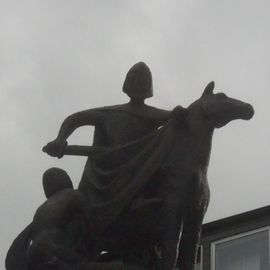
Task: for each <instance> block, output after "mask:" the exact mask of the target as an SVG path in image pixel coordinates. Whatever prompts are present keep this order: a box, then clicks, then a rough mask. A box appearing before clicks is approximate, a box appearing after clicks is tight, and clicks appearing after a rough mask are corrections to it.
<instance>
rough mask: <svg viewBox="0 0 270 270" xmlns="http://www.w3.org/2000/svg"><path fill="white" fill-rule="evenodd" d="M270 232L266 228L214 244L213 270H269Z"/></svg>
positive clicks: (269, 229)
mask: <svg viewBox="0 0 270 270" xmlns="http://www.w3.org/2000/svg"><path fill="white" fill-rule="evenodd" d="M269 231H270V228H264V229H260V230H256V231H251V232H248V233H244V234H240V235H236V236H234V237H230V238H227V239H222V240H220V241H217V242H214V243H213V244H212V253H211V256H212V259H211V261H212V267H211V269H212V270H269V269H270V263H269Z"/></svg>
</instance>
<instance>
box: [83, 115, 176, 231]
mask: <svg viewBox="0 0 270 270" xmlns="http://www.w3.org/2000/svg"><path fill="white" fill-rule="evenodd" d="M176 135H177V134H176V132H175V123H174V119H171V120H169V121H168V122H167V123H166V124H165V125H164V126H163V127H161V128H159V129H157V130H155V131H154V132H152V133H151V134H149V135H146V136H144V137H142V138H140V139H137V140H135V141H133V142H130V143H128V144H125V145H122V146H118V147H114V148H109V149H108V150H105V151H103V152H101V153H99V154H95V155H94V156H91V157H89V158H88V161H87V163H86V166H85V171H84V175H83V178H82V181H81V183H80V185H79V190H80V191H82V192H83V193H84V194H85V195H86V196H87V201H88V210H89V211H90V212H91V217H90V218H92V221H91V222H93V223H94V225H93V226H94V229H95V231H96V232H97V233H101V232H103V231H104V230H105V229H106V228H107V227H108V226H109V225H110V224H111V223H112V222H113V221H114V220H116V218H117V217H119V215H120V214H121V213H122V212H123V211H125V210H127V209H128V207H129V205H130V203H131V202H132V200H133V199H134V198H135V197H136V196H137V195H138V194H140V192H141V191H142V190H143V188H144V187H145V186H146V185H147V184H148V183H149V181H154V179H153V176H154V174H155V173H157V171H158V170H159V169H160V168H161V166H162V165H163V163H164V161H165V160H166V157H167V156H168V154H169V153H170V151H171V149H172V148H173V146H174V142H175V139H176ZM90 209H91V210H90ZM93 219H94V220H93Z"/></svg>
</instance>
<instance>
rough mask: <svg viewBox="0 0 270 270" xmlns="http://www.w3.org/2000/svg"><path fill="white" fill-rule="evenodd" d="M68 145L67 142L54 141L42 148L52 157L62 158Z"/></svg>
mask: <svg viewBox="0 0 270 270" xmlns="http://www.w3.org/2000/svg"><path fill="white" fill-rule="evenodd" d="M66 145H67V142H66V141H61V140H59V139H55V140H54V141H52V142H49V143H48V144H47V145H45V146H44V147H43V148H42V151H43V152H45V153H47V154H48V155H50V156H52V157H58V158H61V157H63V155H64V151H65V147H66Z"/></svg>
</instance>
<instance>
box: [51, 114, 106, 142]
mask: <svg viewBox="0 0 270 270" xmlns="http://www.w3.org/2000/svg"><path fill="white" fill-rule="evenodd" d="M100 121H101V115H100V112H99V111H98V110H96V109H90V110H85V111H81V112H77V113H74V114H72V115H70V116H68V117H67V118H66V119H65V120H64V122H63V123H62V125H61V127H60V130H59V133H58V135H57V138H56V139H57V140H60V141H66V139H67V138H68V137H69V136H70V135H71V134H72V133H73V131H74V130H75V129H77V128H78V127H81V126H86V125H93V126H95V125H96V124H98V123H99V122H100Z"/></svg>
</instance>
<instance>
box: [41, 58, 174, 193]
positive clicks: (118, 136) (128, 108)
mask: <svg viewBox="0 0 270 270" xmlns="http://www.w3.org/2000/svg"><path fill="white" fill-rule="evenodd" d="M123 92H124V93H126V94H127V95H128V96H129V97H130V101H129V102H128V103H126V104H121V105H115V106H110V107H102V108H96V109H89V110H85V111H81V112H78V113H75V114H72V115H70V116H68V117H67V118H66V119H65V120H64V122H63V124H62V125H61V128H60V130H59V133H58V136H57V138H56V139H55V140H54V141H52V142H50V143H48V144H47V145H46V146H45V147H44V151H45V152H47V153H48V154H49V155H51V156H55V157H58V158H61V157H62V156H63V154H64V149H65V147H66V144H67V142H66V140H67V138H68V137H69V136H70V135H71V133H72V132H73V131H74V130H75V129H77V128H78V127H81V126H84V125H93V126H95V132H94V140H93V146H100V147H106V148H107V147H113V146H117V145H122V144H126V143H129V142H131V141H134V140H137V139H140V138H142V137H143V136H145V135H147V134H149V133H151V132H153V131H154V130H156V129H157V128H158V127H160V126H162V125H163V124H164V123H165V122H167V121H168V119H169V117H170V113H171V111H167V110H162V109H158V108H155V107H152V106H149V105H146V104H145V103H144V101H145V99H146V98H150V97H152V96H153V85H152V75H151V72H150V69H149V67H148V66H147V65H146V64H145V63H143V62H139V63H137V64H135V65H134V66H133V67H131V69H130V70H129V71H128V73H127V75H126V79H125V81H124V85H123ZM89 165H90V160H89V159H88V161H87V163H86V165H85V169H84V173H83V176H82V180H81V183H80V187H79V188H82V186H83V185H85V184H87V181H88V169H89ZM83 189H84V188H82V191H83Z"/></svg>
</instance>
